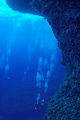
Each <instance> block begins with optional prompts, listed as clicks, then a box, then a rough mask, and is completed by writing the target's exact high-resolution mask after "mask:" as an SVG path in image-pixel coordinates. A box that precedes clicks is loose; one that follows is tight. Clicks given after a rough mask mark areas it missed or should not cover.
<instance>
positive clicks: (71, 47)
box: [7, 0, 80, 120]
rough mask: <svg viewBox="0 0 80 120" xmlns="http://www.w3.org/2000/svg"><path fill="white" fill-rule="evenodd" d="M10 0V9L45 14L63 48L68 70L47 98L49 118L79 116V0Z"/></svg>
mask: <svg viewBox="0 0 80 120" xmlns="http://www.w3.org/2000/svg"><path fill="white" fill-rule="evenodd" d="M10 1H13V0H7V2H8V4H9V5H10V6H11V7H12V8H13V9H14V8H15V9H17V10H20V11H21V10H22V12H23V11H24V12H27V11H29V12H31V13H34V14H39V15H42V16H43V17H45V18H46V19H47V20H48V22H49V23H50V25H51V27H52V30H53V32H54V34H55V36H56V38H57V40H58V45H59V47H60V49H61V50H62V56H63V61H62V64H63V65H65V66H66V69H67V73H66V76H65V79H64V82H63V85H62V86H61V88H60V90H59V91H58V92H57V94H56V95H55V96H53V97H52V99H51V101H50V102H49V105H48V109H47V111H46V115H47V118H48V120H80V0H14V3H12V4H11V2H10ZM20 3H21V4H20ZM19 5H20V6H19ZM24 6H25V7H24Z"/></svg>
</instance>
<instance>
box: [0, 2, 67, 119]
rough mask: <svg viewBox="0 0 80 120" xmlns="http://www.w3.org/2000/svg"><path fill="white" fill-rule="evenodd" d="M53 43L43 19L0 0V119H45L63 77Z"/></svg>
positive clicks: (59, 55)
mask: <svg viewBox="0 0 80 120" xmlns="http://www.w3.org/2000/svg"><path fill="white" fill-rule="evenodd" d="M57 44H58V43H57V40H56V38H55V36H54V34H53V32H52V29H51V27H50V25H49V23H48V22H47V20H46V19H44V18H43V17H41V16H37V15H32V14H26V13H20V12H17V11H13V10H12V9H11V8H10V7H9V6H8V5H7V4H6V1H5V0H0V120H46V118H45V110H46V106H47V103H48V102H49V100H50V98H51V96H52V95H53V94H54V93H55V92H56V91H57V89H58V88H59V87H60V84H61V83H62V81H63V79H64V75H65V68H64V67H63V66H62V65H61V63H60V62H61V59H62V57H61V51H60V50H59V48H58V45H57Z"/></svg>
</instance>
